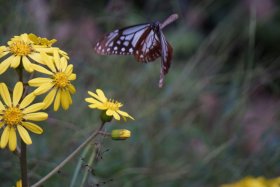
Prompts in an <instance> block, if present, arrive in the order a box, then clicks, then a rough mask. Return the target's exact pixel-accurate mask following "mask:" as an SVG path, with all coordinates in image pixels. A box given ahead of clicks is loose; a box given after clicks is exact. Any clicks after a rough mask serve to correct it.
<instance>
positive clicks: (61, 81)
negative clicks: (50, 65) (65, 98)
mask: <svg viewBox="0 0 280 187" xmlns="http://www.w3.org/2000/svg"><path fill="white" fill-rule="evenodd" d="M54 83H55V86H56V87H58V88H65V87H66V86H68V85H69V80H68V76H67V75H66V74H65V73H63V72H59V73H56V74H55V75H54Z"/></svg>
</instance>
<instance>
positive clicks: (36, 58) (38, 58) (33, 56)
mask: <svg viewBox="0 0 280 187" xmlns="http://www.w3.org/2000/svg"><path fill="white" fill-rule="evenodd" d="M28 56H29V57H30V58H31V59H32V60H34V61H35V62H38V63H41V64H44V62H43V59H42V57H41V55H40V54H39V53H32V54H30V55H28Z"/></svg>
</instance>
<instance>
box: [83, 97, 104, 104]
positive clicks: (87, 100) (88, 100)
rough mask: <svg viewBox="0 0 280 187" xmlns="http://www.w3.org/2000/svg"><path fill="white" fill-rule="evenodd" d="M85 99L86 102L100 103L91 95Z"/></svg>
mask: <svg viewBox="0 0 280 187" xmlns="http://www.w3.org/2000/svg"><path fill="white" fill-rule="evenodd" d="M85 101H86V102H88V103H92V104H102V103H101V102H100V101H98V100H96V99H94V98H92V97H88V98H86V99H85Z"/></svg>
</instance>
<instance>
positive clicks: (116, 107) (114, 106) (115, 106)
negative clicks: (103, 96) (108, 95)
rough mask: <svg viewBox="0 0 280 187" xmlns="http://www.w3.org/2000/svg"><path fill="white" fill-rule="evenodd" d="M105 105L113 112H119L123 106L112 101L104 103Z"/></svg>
mask: <svg viewBox="0 0 280 187" xmlns="http://www.w3.org/2000/svg"><path fill="white" fill-rule="evenodd" d="M104 105H105V106H106V107H107V108H108V109H110V110H113V111H117V110H119V108H120V107H121V106H122V104H121V103H120V102H118V101H114V100H111V99H109V100H108V101H106V102H105V103H104Z"/></svg>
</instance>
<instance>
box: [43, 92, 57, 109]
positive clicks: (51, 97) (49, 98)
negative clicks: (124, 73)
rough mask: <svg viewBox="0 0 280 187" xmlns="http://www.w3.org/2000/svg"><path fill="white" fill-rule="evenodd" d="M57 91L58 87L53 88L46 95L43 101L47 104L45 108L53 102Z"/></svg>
mask: <svg viewBox="0 0 280 187" xmlns="http://www.w3.org/2000/svg"><path fill="white" fill-rule="evenodd" d="M56 91H57V88H53V89H52V90H51V91H50V92H49V93H48V95H47V96H46V97H45V99H44V101H43V103H45V106H44V108H43V109H46V108H48V107H49V106H50V105H51V104H52V102H53V100H54V97H55V94H56Z"/></svg>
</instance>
